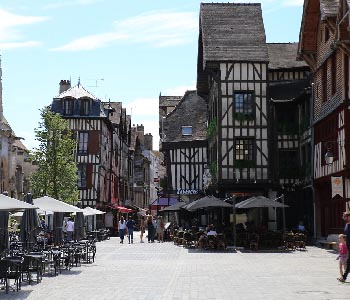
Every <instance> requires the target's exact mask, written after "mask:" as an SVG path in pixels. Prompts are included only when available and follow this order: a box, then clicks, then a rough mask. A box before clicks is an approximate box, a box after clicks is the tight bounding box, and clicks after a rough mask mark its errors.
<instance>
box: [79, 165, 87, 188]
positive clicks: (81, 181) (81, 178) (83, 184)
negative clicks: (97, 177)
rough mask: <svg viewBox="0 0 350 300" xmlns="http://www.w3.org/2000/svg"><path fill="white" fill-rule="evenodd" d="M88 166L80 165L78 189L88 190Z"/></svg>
mask: <svg viewBox="0 0 350 300" xmlns="http://www.w3.org/2000/svg"><path fill="white" fill-rule="evenodd" d="M86 178H87V176H86V165H78V188H86V187H87V184H86V182H87V180H86Z"/></svg>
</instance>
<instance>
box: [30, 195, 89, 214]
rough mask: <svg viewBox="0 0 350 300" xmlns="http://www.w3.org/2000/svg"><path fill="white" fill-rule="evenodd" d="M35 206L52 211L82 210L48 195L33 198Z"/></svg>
mask: <svg viewBox="0 0 350 300" xmlns="http://www.w3.org/2000/svg"><path fill="white" fill-rule="evenodd" d="M33 203H34V205H35V206H38V207H39V208H40V209H42V210H44V211H53V212H82V211H83V210H82V209H80V208H78V207H76V206H73V205H70V204H68V203H65V202H63V201H59V200H56V199H54V198H51V197H49V196H44V197H40V198H36V199H34V200H33Z"/></svg>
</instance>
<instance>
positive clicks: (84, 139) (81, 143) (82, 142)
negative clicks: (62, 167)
mask: <svg viewBox="0 0 350 300" xmlns="http://www.w3.org/2000/svg"><path fill="white" fill-rule="evenodd" d="M78 139H79V140H78V154H79V155H87V154H88V141H89V133H88V132H87V131H80V132H79V134H78Z"/></svg>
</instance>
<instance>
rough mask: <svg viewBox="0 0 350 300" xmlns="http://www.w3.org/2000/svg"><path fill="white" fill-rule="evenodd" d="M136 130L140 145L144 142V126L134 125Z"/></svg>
mask: <svg viewBox="0 0 350 300" xmlns="http://www.w3.org/2000/svg"><path fill="white" fill-rule="evenodd" d="M136 132H137V136H138V137H139V140H140V143H141V145H144V144H145V136H144V135H145V128H144V126H143V125H142V124H141V125H139V124H137V125H136Z"/></svg>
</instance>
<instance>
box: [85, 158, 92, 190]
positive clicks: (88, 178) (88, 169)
mask: <svg viewBox="0 0 350 300" xmlns="http://www.w3.org/2000/svg"><path fill="white" fill-rule="evenodd" d="M92 182H93V165H91V164H89V165H86V187H87V188H88V189H91V188H92Z"/></svg>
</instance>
